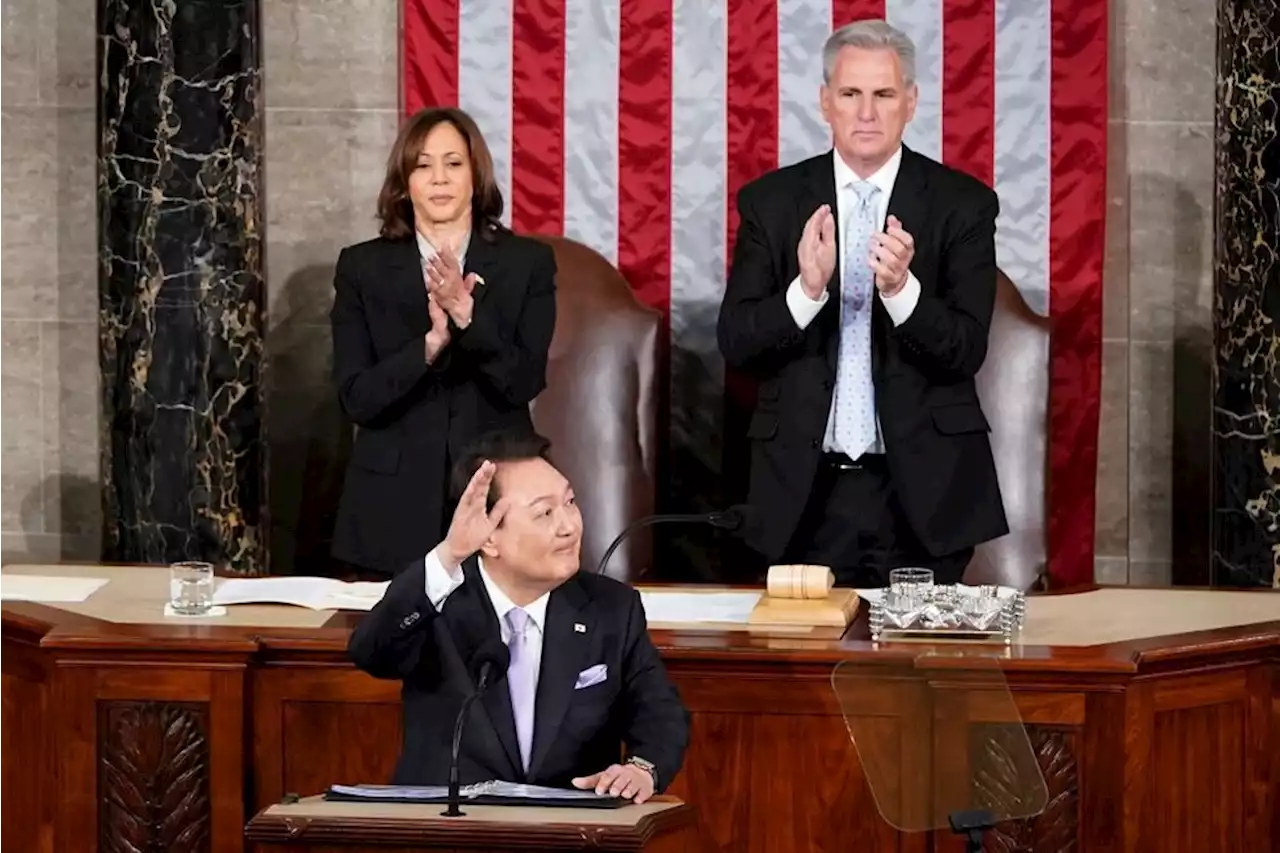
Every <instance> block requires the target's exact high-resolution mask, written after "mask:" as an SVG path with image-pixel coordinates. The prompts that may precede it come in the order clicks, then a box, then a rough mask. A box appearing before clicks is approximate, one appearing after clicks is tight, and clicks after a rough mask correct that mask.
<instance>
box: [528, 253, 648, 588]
mask: <svg viewBox="0 0 1280 853" xmlns="http://www.w3.org/2000/svg"><path fill="white" fill-rule="evenodd" d="M537 239H539V240H541V241H543V242H545V243H546V244H548V245H549V246H551V248H552V249H553V250H554V252H555V256H556V266H557V268H558V271H557V273H556V329H555V335H554V337H553V338H552V341H551V353H550V358H549V362H548V365H547V387H546V389H545V390H544V391H543V392H542V393H541V394H540V395H538V398H537V399H536V400H534V402H533V405H532V407H531V411H532V416H533V422H534V426H535V428H536V429H537V430H538V431H539V432H540V433H542V434H543V435H545V436H546V437H547V438H548V439H550V440H551V455H552V458H553V460H554V461H555V464H556V467H558V468H559V469H560V470H561V471H562V472H564V475H565V476H566V477H568V478H569V480H570V482H572V483H573V487H574V492H575V494H576V495H577V500H578V506H579V508H580V509H581V511H582V521H583V541H582V567H583V570H584V571H595V569H596V566H597V565H598V564H599V562H600V559H601V557H603V556H604V551H605V549H607V548H608V547H609V543H610V542H611V541H612V540H613V539H614V537H615V536H617V535H618V534H619V533H621V532H622V530H623V528H625V527H626V526H627V525H628V524H629V523H631V522H632V521H634V520H636V519H638V518H640V517H642V516H645V515H649V514H651V513H652V512H653V507H654V503H655V491H656V489H657V466H656V458H657V444H656V441H655V436H656V430H657V423H656V418H657V408H656V407H657V401H656V398H655V395H656V393H657V385H656V372H657V369H658V343H659V333H660V330H661V314H660V313H659V312H658V311H656V310H655V309H653V308H650V307H648V306H646V305H644V304H643V303H641V302H640V301H639V300H638V299H636V297H635V294H634V293H633V292H632V290H631V287H630V285H629V284H628V283H627V281H626V279H624V278H623V277H622V274H621V273H619V272H618V271H617V270H616V269H615V268H614V267H613V266H612V265H611V264H610V263H609V261H608V260H606V259H605V258H604V257H603V256H602V255H600V254H598V253H597V252H595V251H594V250H592V249H590V248H588V247H587V246H584V245H582V244H580V243H576V242H574V241H572V240H569V239H566V238H563V237H548V236H538V238H537ZM652 559H653V539H652V535H651V534H650V532H649V530H648V529H647V528H645V529H641V530H638V531H636V532H635V533H634V534H632V535H631V536H630V537H629V538H628V539H627V541H626V542H625V543H624V544H623V545H622V546H621V547H619V548H618V550H617V551H615V552H614V554H613V556H612V557H611V558H610V560H609V566H608V568H607V569H606V571H605V574H607V575H609V576H610V577H614V578H617V579H619V580H623V581H633V580H636V579H638V578H640V577H641V576H642V575H643V574H644V573H645V572H647V571H648V570H649V568H650V566H651V564H652Z"/></svg>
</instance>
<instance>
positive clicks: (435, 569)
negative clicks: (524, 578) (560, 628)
mask: <svg viewBox="0 0 1280 853" xmlns="http://www.w3.org/2000/svg"><path fill="white" fill-rule="evenodd" d="M476 561H477V562H478V563H479V564H480V579H481V580H482V581H484V588H485V591H486V592H488V593H489V601H490V602H491V603H492V604H493V612H494V614H495V615H497V617H498V628H499V630H501V632H502V642H504V643H510V642H511V629H510V628H508V627H507V619H506V617H507V611H508V610H511V609H512V608H514V607H515V606H516V605H515V604H514V603H512V601H511V599H510V598H508V597H507V594H506V593H505V592H503V591H502V590H501V589H500V588H499V587H498V585H497V584H496V583H494V582H493V578H492V577H490V576H489V573H488V572H486V571H485V568H484V560H483V559H481V558H480V557H477V558H476ZM423 563H424V567H425V570H426V585H427V599H428V600H429V601H430V602H431V606H432V607H434V608H435V609H436V610H439V609H440V608H441V607H442V606H444V602H445V600H446V599H447V598H448V597H449V595H450V594H451V593H452V592H453V591H454V590H455V589H457V588H458V587H460V586H462V581H463V575H462V567H461V566H459V567H458V573H457V575H451V574H449V572H448V571H447V570H445V567H444V564H443V563H441V562H440V557H439V556H437V555H436V551H435V549H434V548H432V549H431V553H430V554H428V555H427V556H426V559H425V560H423ZM550 597H551V593H549V592H544V593H543V594H542V595H540V596H538V598H536V599H534V600H533V601H532V602H530V603H529V604H526V605H525V606H524V611H525V612H526V613H528V614H529V621H528V624H527V627H526V628H525V632H526V634H528V633H529V632H534V635H533V636H530V637H528V640H529V644H528V650H529V653H530V655H531V656H532V658H533V661H532V666H533V671H534V672H535V673H540V672H541V671H542V638H543V636H544V635H545V633H546V627H547V600H548V599H549V598H550Z"/></svg>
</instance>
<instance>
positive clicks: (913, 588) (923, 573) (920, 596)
mask: <svg viewBox="0 0 1280 853" xmlns="http://www.w3.org/2000/svg"><path fill="white" fill-rule="evenodd" d="M932 592H933V571H932V570H930V569H891V570H890V571H889V595H890V596H892V597H893V598H894V599H895V600H897V601H899V602H901V603H902V604H907V603H908V602H910V603H911V604H913V605H917V606H918V605H919V604H922V603H923V602H924V599H926V598H928V597H929V595H930V593H932Z"/></svg>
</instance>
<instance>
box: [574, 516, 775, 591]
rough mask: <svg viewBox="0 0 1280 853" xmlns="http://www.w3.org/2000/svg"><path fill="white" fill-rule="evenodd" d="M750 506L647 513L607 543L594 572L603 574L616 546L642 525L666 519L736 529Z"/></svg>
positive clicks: (743, 520) (741, 523) (743, 522)
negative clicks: (713, 510) (707, 510)
mask: <svg viewBox="0 0 1280 853" xmlns="http://www.w3.org/2000/svg"><path fill="white" fill-rule="evenodd" d="M750 512H751V507H749V506H747V505H746V504H737V505H735V506H731V507H729V508H728V509H726V510H721V511H719V512H690V513H667V514H665V515H647V516H645V517H644V518H641V519H638V520H637V521H634V522H632V523H631V524H629V525H627V527H626V528H625V529H624V530H623V531H622V532H621V533H619V534H618V535H617V537H616V538H615V539H614V540H613V542H611V543H610V544H609V547H608V549H607V550H606V551H605V552H604V556H603V557H601V558H600V565H599V566H598V567H597V568H596V574H598V575H602V574H604V567H605V566H607V565H608V564H609V558H610V557H612V556H613V552H614V551H616V550H618V546H619V545H621V544H622V542H623V540H625V539H626V538H627V537H628V536H630V535H631V534H632V533H634V532H635V531H637V530H639V529H640V528H642V527H648V526H649V525H651V524H663V523H665V522H668V521H679V522H683V523H685V524H710V525H711V526H712V527H718V528H720V529H721V530H737V529H739V528H740V527H742V525H743V524H745V523H746V521H747V518H748V516H749V515H750Z"/></svg>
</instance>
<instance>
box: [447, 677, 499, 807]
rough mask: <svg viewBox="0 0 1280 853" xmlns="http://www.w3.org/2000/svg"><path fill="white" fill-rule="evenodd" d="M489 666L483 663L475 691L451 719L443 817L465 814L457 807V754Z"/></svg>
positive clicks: (486, 680)
mask: <svg viewBox="0 0 1280 853" xmlns="http://www.w3.org/2000/svg"><path fill="white" fill-rule="evenodd" d="M491 668H492V664H489V663H486V664H485V665H484V668H483V669H482V670H481V671H480V681H479V683H478V684H477V685H476V691H475V692H474V693H472V694H471V695H470V696H467V697H466V698H464V699H463V700H462V709H461V710H460V711H458V718H457V719H456V720H454V721H453V745H452V746H451V747H450V750H449V807H448V808H446V809H445V810H444V811H443V812H441V814H442V815H443V816H444V817H462V816H463V815H465V814H466V812H464V811H462V809H461V808H459V805H460V801H461V799H462V785H461V783H460V781H459V776H460V772H459V769H458V765H459V764H460V763H461V761H459V754H460V753H461V752H462V725H463V723H465V722H466V720H467V713H468V712H469V711H470V710H471V706H472V705H474V704H475V701H476V700H477V699H479V698H480V697H481V696H482V695H483V694H484V689H485V686H486V682H488V680H489V670H490V669H491Z"/></svg>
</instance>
